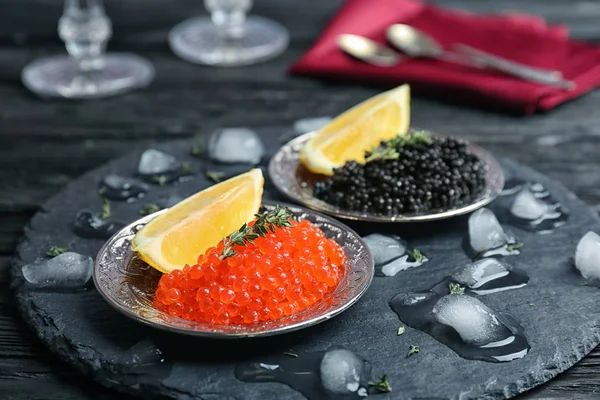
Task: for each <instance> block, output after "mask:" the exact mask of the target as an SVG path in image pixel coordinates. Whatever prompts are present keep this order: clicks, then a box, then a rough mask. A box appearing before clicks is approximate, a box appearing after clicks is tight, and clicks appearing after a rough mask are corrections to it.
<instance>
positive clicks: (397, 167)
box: [314, 132, 487, 215]
mask: <svg viewBox="0 0 600 400" xmlns="http://www.w3.org/2000/svg"><path fill="white" fill-rule="evenodd" d="M366 156H367V161H368V162H367V163H366V164H365V165H361V164H359V163H357V162H355V161H351V162H348V163H346V164H345V165H344V166H343V167H341V168H338V169H335V170H334V175H333V176H331V177H330V178H328V179H327V180H325V181H323V182H318V183H317V184H316V185H315V190H314V193H315V196H316V197H317V198H319V199H321V200H324V201H326V202H327V203H329V204H333V205H336V206H338V207H340V208H343V209H346V210H350V211H362V212H371V213H376V214H380V215H393V214H401V213H403V214H407V213H408V214H410V213H422V212H428V211H436V210H442V209H449V208H455V207H459V206H461V205H463V204H466V203H468V202H470V201H471V200H472V199H473V198H474V197H476V196H477V195H478V194H479V193H480V192H481V191H482V190H483V187H484V184H485V170H486V168H487V166H486V165H485V163H483V162H482V161H481V160H480V159H479V158H478V157H477V156H475V155H474V154H472V153H471V152H469V150H468V148H467V143H466V142H465V141H462V140H459V139H455V138H439V137H430V136H429V135H428V134H426V133H424V132H418V133H413V134H410V135H408V136H403V137H398V138H397V139H393V140H391V141H389V142H382V144H381V146H380V147H379V148H378V149H374V150H373V151H371V152H367V153H366Z"/></svg>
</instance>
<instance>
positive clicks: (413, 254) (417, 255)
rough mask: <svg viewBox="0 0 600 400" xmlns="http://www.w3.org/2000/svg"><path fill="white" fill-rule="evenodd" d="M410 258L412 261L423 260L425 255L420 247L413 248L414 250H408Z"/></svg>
mask: <svg viewBox="0 0 600 400" xmlns="http://www.w3.org/2000/svg"><path fill="white" fill-rule="evenodd" d="M408 259H409V260H410V261H412V262H423V260H424V259H425V256H424V255H423V253H421V252H420V251H419V249H412V251H409V252H408Z"/></svg>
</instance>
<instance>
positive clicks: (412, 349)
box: [406, 344, 421, 358]
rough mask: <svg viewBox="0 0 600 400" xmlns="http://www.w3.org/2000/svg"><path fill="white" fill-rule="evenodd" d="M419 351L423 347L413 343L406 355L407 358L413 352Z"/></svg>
mask: <svg viewBox="0 0 600 400" xmlns="http://www.w3.org/2000/svg"><path fill="white" fill-rule="evenodd" d="M419 351H421V349H419V346H413V345H412V344H411V345H410V349H409V350H408V354H407V355H406V358H408V357H410V356H412V355H413V354H416V353H418V352H419Z"/></svg>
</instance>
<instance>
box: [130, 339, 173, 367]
mask: <svg viewBox="0 0 600 400" xmlns="http://www.w3.org/2000/svg"><path fill="white" fill-rule="evenodd" d="M163 361H164V356H163V353H162V351H161V350H160V349H159V348H158V347H156V345H155V344H154V342H153V341H152V340H150V339H144V340H142V341H140V342H137V343H136V344H134V345H133V346H131V347H130V348H129V349H128V350H127V352H126V353H125V354H124V355H123V356H122V357H121V363H122V364H125V365H137V366H139V365H149V364H155V363H162V362H163Z"/></svg>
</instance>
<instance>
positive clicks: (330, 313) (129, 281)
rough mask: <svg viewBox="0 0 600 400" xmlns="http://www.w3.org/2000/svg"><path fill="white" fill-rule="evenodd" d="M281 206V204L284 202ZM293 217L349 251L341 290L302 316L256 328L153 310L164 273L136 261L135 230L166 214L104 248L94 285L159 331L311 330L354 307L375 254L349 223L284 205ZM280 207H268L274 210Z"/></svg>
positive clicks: (255, 333)
mask: <svg viewBox="0 0 600 400" xmlns="http://www.w3.org/2000/svg"><path fill="white" fill-rule="evenodd" d="M279 204H281V203H279ZM281 205H283V206H286V207H288V208H289V210H290V211H291V212H292V217H293V218H295V219H298V220H303V219H308V220H309V221H311V222H312V223H313V224H315V225H316V226H318V227H319V228H321V230H323V232H324V233H325V235H326V236H327V237H329V238H333V239H335V241H336V242H337V243H339V244H340V245H341V246H342V247H343V249H344V252H345V253H346V256H347V259H348V260H347V263H346V274H345V275H344V277H343V278H342V281H341V282H340V284H339V286H338V287H337V288H336V289H335V291H334V292H333V293H332V294H331V295H329V296H328V297H326V298H324V299H323V300H321V301H319V302H318V303H317V304H315V305H313V306H312V307H310V308H308V309H307V310H304V311H302V312H300V313H297V314H294V315H291V316H288V317H285V318H281V319H278V320H274V321H268V322H260V323H255V324H252V325H217V324H206V323H200V322H195V321H188V320H185V319H182V318H178V317H173V316H171V315H169V314H166V313H164V312H161V311H159V310H157V309H155V308H154V307H152V300H153V298H154V292H155V291H156V287H157V285H158V280H159V279H160V277H161V276H162V273H160V272H158V271H157V270H155V269H154V268H152V267H150V266H149V265H148V264H146V263H144V262H143V261H141V260H139V259H138V258H136V257H135V256H134V254H133V252H132V250H131V239H132V238H133V236H134V234H135V232H137V231H138V230H139V229H141V228H142V227H143V226H144V225H145V224H147V223H148V222H150V221H151V220H152V219H154V218H156V217H157V216H158V215H160V214H161V213H163V212H164V211H165V210H163V211H159V212H157V213H154V214H152V215H148V216H146V217H143V218H140V219H139V220H137V221H135V222H133V223H131V224H129V225H128V226H126V227H125V228H123V229H122V230H121V231H119V232H118V233H116V234H115V235H114V236H113V237H112V238H110V239H109V240H108V241H107V242H106V243H105V244H104V246H102V248H101V249H100V251H99V253H98V256H97V257H96V261H95V263H94V273H93V278H94V284H95V285H96V288H97V290H98V292H100V294H101V295H102V297H104V298H105V299H106V301H108V302H109V304H110V305H111V306H113V307H114V308H115V309H117V310H118V311H120V312H121V313H123V314H125V315H126V316H128V317H130V318H133V319H134V320H136V321H138V322H141V323H144V324H147V325H150V326H152V327H155V328H159V329H164V330H167V331H171V332H177V333H181V334H185V335H193V336H203V337H208V338H216V339H225V338H243V337H259V336H271V335H277V334H282V333H287V332H291V331H295V330H298V329H302V328H306V327H308V326H312V325H315V324H318V323H320V322H323V321H325V320H327V319H329V318H332V317H334V316H336V315H338V314H340V313H341V312H343V311H344V310H346V309H348V308H349V307H350V306H351V305H353V304H354V303H355V302H356V301H357V300H358V299H359V298H360V297H361V296H362V295H363V294H364V293H365V292H366V290H367V289H368V287H369V286H370V284H371V281H372V280H373V275H374V265H373V256H372V255H371V252H370V251H369V248H368V247H367V245H366V244H365V243H364V242H363V241H362V239H361V238H360V236H359V235H358V234H357V233H356V232H354V231H353V230H352V229H350V228H348V227H347V226H345V225H344V224H342V223H340V222H338V221H336V220H334V219H333V218H330V217H328V216H326V215H322V214H320V213H317V212H314V211H311V210H307V209H305V208H303V207H298V206H293V205H288V204H281ZM274 207H275V204H272V203H264V204H263V209H265V210H271V209H273V208H274Z"/></svg>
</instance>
